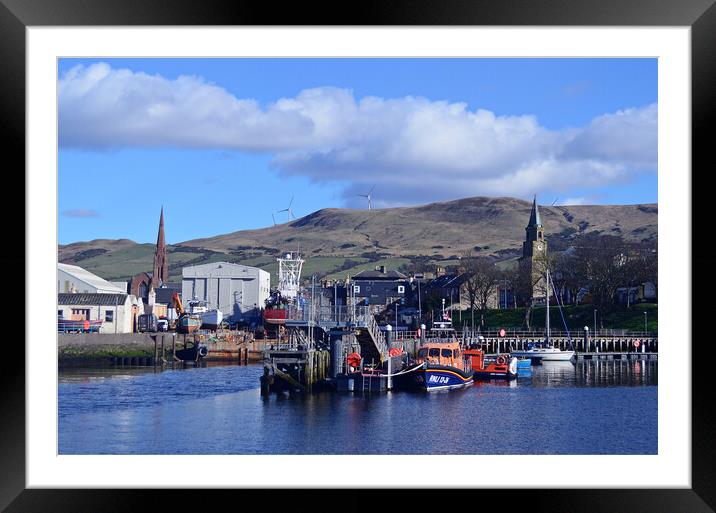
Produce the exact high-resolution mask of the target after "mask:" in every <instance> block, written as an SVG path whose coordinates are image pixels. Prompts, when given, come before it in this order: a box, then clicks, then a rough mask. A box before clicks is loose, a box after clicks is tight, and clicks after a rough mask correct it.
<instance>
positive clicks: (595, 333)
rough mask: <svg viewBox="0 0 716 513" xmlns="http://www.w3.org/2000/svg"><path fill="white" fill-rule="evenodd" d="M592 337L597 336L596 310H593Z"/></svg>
mask: <svg viewBox="0 0 716 513" xmlns="http://www.w3.org/2000/svg"><path fill="white" fill-rule="evenodd" d="M592 336H594V337H596V336H597V309H596V308H595V309H594V335H592Z"/></svg>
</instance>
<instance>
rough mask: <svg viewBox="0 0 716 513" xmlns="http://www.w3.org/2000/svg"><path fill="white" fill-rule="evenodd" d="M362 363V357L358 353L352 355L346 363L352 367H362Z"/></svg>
mask: <svg viewBox="0 0 716 513" xmlns="http://www.w3.org/2000/svg"><path fill="white" fill-rule="evenodd" d="M360 361H361V357H360V355H359V354H358V353H351V354H349V355H348V357H347V358H346V362H347V363H348V365H350V366H351V367H360Z"/></svg>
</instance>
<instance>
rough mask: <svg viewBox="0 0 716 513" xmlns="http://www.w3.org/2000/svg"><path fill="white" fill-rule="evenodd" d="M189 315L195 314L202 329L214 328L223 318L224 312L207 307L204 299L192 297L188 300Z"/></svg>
mask: <svg viewBox="0 0 716 513" xmlns="http://www.w3.org/2000/svg"><path fill="white" fill-rule="evenodd" d="M188 306H189V315H192V316H197V317H199V319H200V320H201V324H200V326H201V327H202V328H204V329H209V330H215V329H216V328H218V327H219V326H220V325H221V321H223V320H224V313H223V312H222V311H221V310H219V309H217V308H214V309H209V305H208V303H207V302H206V301H202V300H200V299H196V298H194V299H192V300H191V301H189V305H188Z"/></svg>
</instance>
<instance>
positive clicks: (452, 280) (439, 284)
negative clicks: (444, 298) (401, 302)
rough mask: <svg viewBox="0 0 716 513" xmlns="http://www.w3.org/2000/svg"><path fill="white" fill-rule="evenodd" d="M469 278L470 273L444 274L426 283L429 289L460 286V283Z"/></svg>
mask: <svg viewBox="0 0 716 513" xmlns="http://www.w3.org/2000/svg"><path fill="white" fill-rule="evenodd" d="M469 278H470V273H461V274H443V275H442V276H440V277H438V278H435V279H434V280H430V281H429V282H428V283H427V284H426V286H427V288H428V289H432V288H436V289H441V288H449V287H450V288H451V287H459V286H460V285H462V284H463V283H465V282H466V281H467V280H468V279H469Z"/></svg>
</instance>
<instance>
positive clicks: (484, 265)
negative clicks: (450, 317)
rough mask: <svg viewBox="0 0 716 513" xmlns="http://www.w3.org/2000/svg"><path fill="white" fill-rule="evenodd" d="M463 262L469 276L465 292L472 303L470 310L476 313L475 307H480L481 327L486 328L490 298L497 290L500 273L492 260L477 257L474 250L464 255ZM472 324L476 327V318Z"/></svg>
mask: <svg viewBox="0 0 716 513" xmlns="http://www.w3.org/2000/svg"><path fill="white" fill-rule="evenodd" d="M461 261H462V265H463V266H464V268H465V273H466V274H467V276H468V278H467V280H466V281H465V290H466V292H467V297H468V301H469V302H470V310H471V311H474V309H475V306H478V307H479V309H480V327H484V326H485V312H486V311H487V305H488V303H489V302H490V298H491V297H492V295H493V294H494V293H495V291H496V290H497V284H498V280H499V279H500V271H499V270H498V269H497V267H495V264H494V263H493V262H492V260H490V259H489V258H486V257H478V256H476V255H475V253H474V251H473V250H470V251H468V252H466V253H464V254H463V255H462V259H461ZM472 323H473V327H474V324H475V321H474V317H473V321H472Z"/></svg>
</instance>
